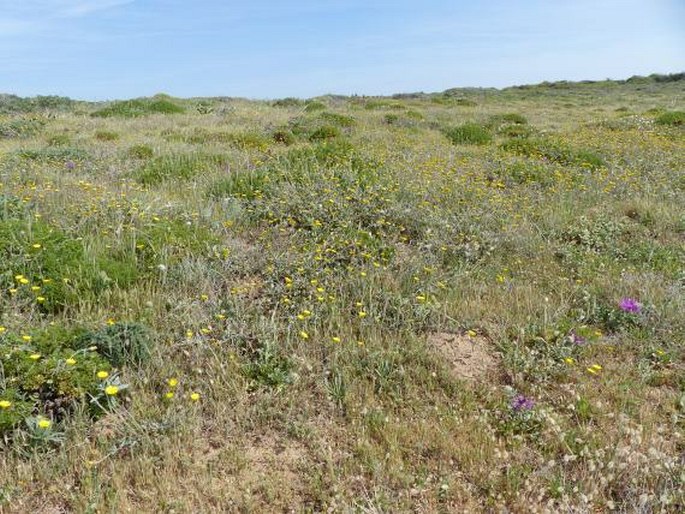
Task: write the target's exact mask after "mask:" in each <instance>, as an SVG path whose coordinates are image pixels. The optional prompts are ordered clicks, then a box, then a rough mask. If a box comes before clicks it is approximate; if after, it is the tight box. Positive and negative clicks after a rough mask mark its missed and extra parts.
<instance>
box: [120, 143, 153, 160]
mask: <svg viewBox="0 0 685 514" xmlns="http://www.w3.org/2000/svg"><path fill="white" fill-rule="evenodd" d="M126 153H127V155H128V156H129V157H133V158H134V159H151V158H152V156H153V155H154V152H153V150H152V147H150V146H149V145H133V146H132V147H131V148H129V149H128V151H127V152H126Z"/></svg>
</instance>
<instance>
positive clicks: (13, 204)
mask: <svg viewBox="0 0 685 514" xmlns="http://www.w3.org/2000/svg"><path fill="white" fill-rule="evenodd" d="M24 212H25V208H24V204H23V202H22V201H21V200H20V199H19V198H17V197H16V196H11V195H6V194H0V222H1V221H3V220H9V219H17V218H20V217H21V216H22V215H23V214H24ZM0 233H1V232H0Z"/></svg>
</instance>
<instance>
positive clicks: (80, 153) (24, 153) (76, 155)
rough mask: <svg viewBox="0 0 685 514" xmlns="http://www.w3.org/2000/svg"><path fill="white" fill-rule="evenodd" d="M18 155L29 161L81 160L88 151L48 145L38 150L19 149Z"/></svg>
mask: <svg viewBox="0 0 685 514" xmlns="http://www.w3.org/2000/svg"><path fill="white" fill-rule="evenodd" d="M18 154H19V157H21V158H23V159H27V160H30V161H38V162H55V161H62V162H65V161H83V160H85V159H87V158H88V152H86V151H85V150H82V149H80V148H71V147H58V148H55V147H48V148H42V149H40V150H29V149H26V150H19V152H18Z"/></svg>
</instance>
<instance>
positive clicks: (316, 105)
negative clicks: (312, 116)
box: [304, 100, 326, 112]
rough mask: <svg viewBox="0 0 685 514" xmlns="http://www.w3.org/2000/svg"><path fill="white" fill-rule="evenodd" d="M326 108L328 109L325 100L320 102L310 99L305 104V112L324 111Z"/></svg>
mask: <svg viewBox="0 0 685 514" xmlns="http://www.w3.org/2000/svg"><path fill="white" fill-rule="evenodd" d="M325 109H326V104H325V103H323V102H320V101H318V100H308V101H307V102H306V103H305V104H304V110H305V112H316V111H323V110H325Z"/></svg>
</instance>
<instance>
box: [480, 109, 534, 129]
mask: <svg viewBox="0 0 685 514" xmlns="http://www.w3.org/2000/svg"><path fill="white" fill-rule="evenodd" d="M527 123H528V120H527V119H526V117H525V116H523V115H522V114H519V113H515V112H512V113H506V114H495V115H493V116H490V117H489V118H488V124H489V125H490V126H492V127H497V126H500V125H505V124H508V125H526V124H527Z"/></svg>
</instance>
